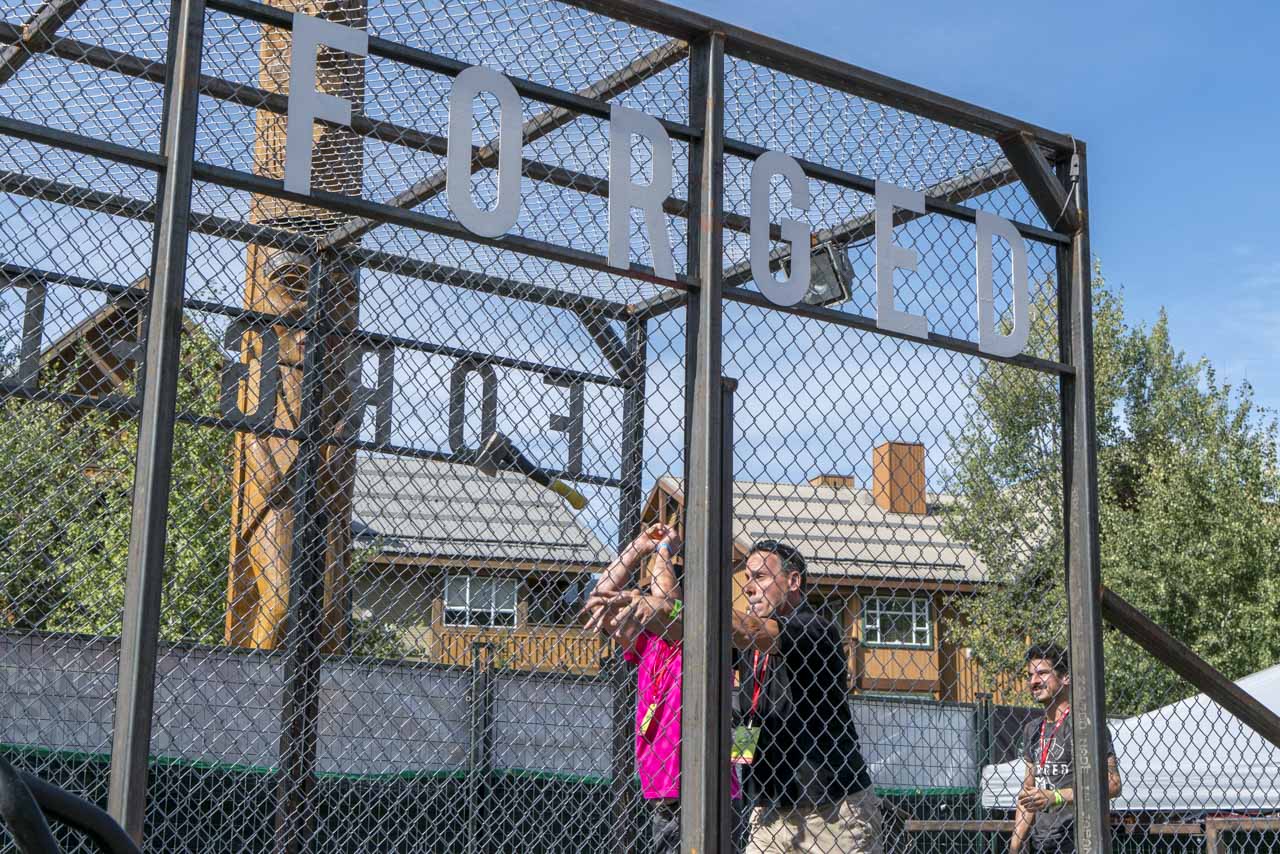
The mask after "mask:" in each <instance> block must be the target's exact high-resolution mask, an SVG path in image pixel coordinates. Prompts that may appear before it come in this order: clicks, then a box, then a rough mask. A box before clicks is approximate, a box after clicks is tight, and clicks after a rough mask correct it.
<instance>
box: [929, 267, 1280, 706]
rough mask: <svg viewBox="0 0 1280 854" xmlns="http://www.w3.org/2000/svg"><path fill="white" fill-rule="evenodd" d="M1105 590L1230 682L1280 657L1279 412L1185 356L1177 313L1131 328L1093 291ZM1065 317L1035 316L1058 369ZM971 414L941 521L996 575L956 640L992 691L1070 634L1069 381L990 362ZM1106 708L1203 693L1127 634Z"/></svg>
mask: <svg viewBox="0 0 1280 854" xmlns="http://www.w3.org/2000/svg"><path fill="white" fill-rule="evenodd" d="M1093 299H1094V355H1095V386H1096V398H1097V410H1096V417H1097V429H1098V492H1099V538H1100V545H1101V555H1102V574H1103V582H1104V583H1105V584H1106V585H1108V586H1109V587H1110V588H1112V589H1113V590H1115V591H1116V592H1117V593H1119V594H1120V595H1121V596H1123V597H1124V598H1126V599H1128V600H1129V601H1130V602H1132V603H1133V604H1135V605H1136V606H1137V607H1139V608H1141V609H1142V610H1144V611H1145V612H1146V613H1147V614H1148V615H1150V616H1151V617H1152V618H1153V619H1154V620H1155V621H1156V622H1158V623H1159V624H1161V625H1162V626H1164V627H1165V628H1166V629H1168V630H1169V631H1170V632H1172V633H1173V634H1174V635H1175V636H1177V637H1178V638H1179V639H1181V640H1182V641H1184V642H1186V643H1187V644H1189V645H1190V646H1191V647H1192V648H1193V649H1195V650H1196V652H1198V653H1199V654H1200V655H1201V656H1203V657H1204V658H1205V659H1207V660H1208V661H1209V662H1210V663H1211V664H1213V665H1214V666H1216V667H1218V668H1219V669H1221V670H1222V671H1223V672H1224V673H1225V674H1226V675H1227V676H1228V677H1230V678H1232V679H1237V678H1240V677H1241V676H1244V675H1246V674H1248V673H1251V672H1253V671H1256V670H1259V669H1262V668H1264V667H1268V666H1270V665H1272V664H1275V663H1276V662H1277V661H1280V572H1277V569H1278V567H1277V564H1280V505H1278V504H1277V496H1278V494H1280V472H1278V471H1277V459H1276V440H1277V429H1276V423H1275V421H1274V419H1271V418H1269V417H1268V415H1267V413H1265V412H1263V411H1262V410H1260V409H1259V408H1258V407H1256V406H1255V405H1254V402H1253V394H1252V390H1251V388H1250V387H1249V386H1248V385H1247V384H1244V385H1242V386H1241V387H1240V388H1238V389H1233V388H1232V387H1231V386H1230V385H1227V384H1224V383H1222V382H1220V381H1219V379H1218V377H1217V374H1216V372H1215V371H1214V369H1213V367H1212V365H1211V364H1210V363H1209V362H1208V361H1207V360H1205V359H1200V360H1191V359H1188V358H1187V357H1186V356H1185V355H1184V354H1183V353H1182V352H1180V351H1178V350H1177V349H1175V348H1174V346H1173V344H1172V343H1171V341H1170V338H1169V328H1168V320H1167V318H1166V316H1165V314H1164V313H1163V312H1161V314H1160V316H1159V318H1158V319H1157V320H1156V322H1155V323H1154V324H1153V325H1152V326H1151V327H1150V328H1145V327H1143V326H1140V325H1139V326H1134V325H1130V324H1129V323H1127V322H1126V319H1125V315H1124V305H1123V301H1122V299H1121V296H1120V295H1119V294H1118V293H1117V292H1115V291H1113V290H1111V289H1109V288H1108V287H1107V285H1106V282H1105V280H1104V279H1103V278H1102V277H1101V275H1100V274H1099V275H1098V277H1097V278H1096V279H1095V281H1094V283H1093ZM1055 327H1056V316H1055V314H1054V311H1053V308H1052V307H1051V306H1050V305H1048V304H1046V303H1043V302H1042V303H1039V304H1037V305H1035V306H1034V308H1033V333H1032V339H1031V340H1032V341H1033V342H1041V343H1039V344H1037V345H1036V346H1034V347H1033V348H1032V349H1033V350H1035V351H1036V355H1039V356H1043V357H1046V358H1053V357H1054V356H1056V353H1054V352H1052V350H1051V348H1053V347H1055V346H1056V345H1055V344H1054V343H1053V342H1054V340H1055V339H1054V337H1053V335H1052V334H1050V333H1051V330H1053V329H1054V328H1055ZM973 395H974V396H973V404H974V408H973V417H972V418H971V419H970V420H969V422H968V423H967V424H966V426H965V427H964V428H963V429H962V430H960V431H958V434H957V435H955V436H953V437H952V439H953V446H952V447H953V451H954V460H955V461H956V467H955V468H956V471H955V484H954V489H955V492H956V494H957V495H958V496H960V498H959V500H958V501H957V502H956V503H955V505H954V506H953V507H952V508H951V509H950V510H949V511H948V513H947V516H946V518H945V522H944V524H945V525H946V526H947V528H948V530H949V532H950V533H951V535H952V536H954V537H956V538H958V539H960V540H962V541H964V542H967V543H969V544H971V545H972V546H973V548H974V549H975V550H976V551H977V553H978V554H979V556H980V557H981V558H982V559H983V561H984V562H985V563H986V565H987V567H988V568H989V570H990V574H991V579H992V581H993V582H994V584H992V585H991V586H990V587H989V588H987V589H985V590H984V592H983V593H982V594H981V595H979V596H976V597H974V598H973V599H972V600H970V601H968V602H966V603H964V604H962V605H961V616H962V619H961V620H960V621H958V623H957V625H956V627H955V628H954V630H953V631H954V633H955V636H956V637H955V640H957V641H958V642H959V643H961V644H963V645H966V646H969V647H971V648H972V649H973V650H974V652H975V654H976V655H977V657H978V658H979V660H980V661H981V662H983V663H984V665H985V666H986V669H987V671H988V676H989V678H991V680H992V682H993V683H994V681H995V679H996V678H998V677H999V676H1001V675H1003V676H1004V677H1006V678H1007V677H1009V676H1011V675H1015V674H1017V673H1018V671H1019V670H1020V667H1021V655H1022V650H1023V649H1024V648H1025V646H1024V644H1025V641H1026V639H1027V638H1036V639H1054V640H1059V641H1063V640H1065V634H1066V602H1065V594H1064V591H1063V577H1064V576H1063V572H1064V570H1063V542H1062V534H1061V522H1060V520H1061V518H1062V516H1061V512H1062V494H1061V483H1060V477H1061V457H1060V447H1061V433H1060V429H1059V425H1058V420H1059V418H1060V415H1059V408H1058V407H1059V401H1058V393H1057V384H1056V381H1054V380H1053V379H1052V378H1049V377H1046V376H1044V375H1040V374H1037V373H1035V372H1031V371H1027V370H1025V369H1019V368H1014V367H1010V366H1006V365H1001V364H996V363H987V364H986V365H985V366H984V367H983V368H982V369H981V371H980V374H979V376H978V378H977V381H976V382H975V384H974V388H973ZM1104 643H1105V648H1104V654H1105V656H1106V667H1107V677H1106V691H1107V701H1108V707H1109V711H1111V712H1112V713H1115V714H1133V713H1137V712H1141V711H1145V710H1147V709H1150V708H1153V707H1155V706H1158V705H1161V704H1164V703H1168V702H1172V701H1174V700H1177V699H1180V698H1182V697H1184V696H1187V695H1188V694H1190V693H1193V689H1191V688H1190V687H1189V686H1188V685H1186V683H1183V682H1182V681H1181V680H1179V679H1178V677H1176V676H1175V675H1174V674H1172V673H1171V672H1170V671H1168V670H1167V669H1166V668H1164V667H1163V666H1161V665H1159V664H1158V663H1157V662H1155V661H1154V660H1153V659H1151V658H1150V657H1149V656H1147V655H1146V654H1145V653H1144V652H1142V651H1141V650H1139V649H1138V648H1137V647H1136V646H1135V645H1134V644H1132V643H1131V642H1130V641H1128V640H1127V639H1126V638H1124V637H1123V636H1121V635H1120V634H1119V633H1118V632H1117V631H1115V630H1114V629H1109V628H1108V629H1107V630H1106V631H1105V636H1104Z"/></svg>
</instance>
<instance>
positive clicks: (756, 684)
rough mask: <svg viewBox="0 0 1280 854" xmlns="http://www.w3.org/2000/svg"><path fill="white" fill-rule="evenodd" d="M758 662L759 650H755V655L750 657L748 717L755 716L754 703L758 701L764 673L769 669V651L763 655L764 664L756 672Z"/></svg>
mask: <svg viewBox="0 0 1280 854" xmlns="http://www.w3.org/2000/svg"><path fill="white" fill-rule="evenodd" d="M759 663H760V650H758V649H757V650H756V653H755V655H754V656H753V657H752V658H751V682H752V685H751V711H749V712H747V717H748V718H754V717H755V716H756V705H757V704H758V703H759V702H760V688H761V686H763V685H764V674H765V672H766V671H767V670H768V669H769V653H767V652H766V653H765V655H764V664H763V665H762V666H761V667H760V672H759V673H757V672H756V665H757V664H759Z"/></svg>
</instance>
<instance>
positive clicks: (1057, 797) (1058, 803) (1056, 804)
mask: <svg viewBox="0 0 1280 854" xmlns="http://www.w3.org/2000/svg"><path fill="white" fill-rule="evenodd" d="M1066 802H1067V799H1066V798H1064V797H1062V792H1059V791H1058V790H1057V789H1054V791H1053V808H1054V809H1055V810H1060V809H1062V806H1063V804H1065V803H1066Z"/></svg>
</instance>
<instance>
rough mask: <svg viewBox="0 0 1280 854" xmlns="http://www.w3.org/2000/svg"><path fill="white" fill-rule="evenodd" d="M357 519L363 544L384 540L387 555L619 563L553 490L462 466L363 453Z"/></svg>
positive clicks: (357, 484)
mask: <svg viewBox="0 0 1280 854" xmlns="http://www.w3.org/2000/svg"><path fill="white" fill-rule="evenodd" d="M355 517H356V519H357V520H359V523H360V524H362V525H363V526H364V533H363V535H362V536H361V539H363V540H366V541H367V540H370V539H373V538H374V537H375V536H376V537H377V538H378V542H379V543H380V546H381V549H382V551H383V552H391V553H398V554H408V555H415V556H423V557H441V558H479V559H490V560H502V561H538V562H544V563H545V562H564V563H566V564H579V563H607V562H608V561H609V560H610V558H611V557H612V555H611V554H610V553H609V552H608V551H607V550H606V549H605V547H604V545H603V544H602V543H601V542H600V540H599V539H598V538H597V537H596V535H595V534H594V533H592V531H591V530H590V529H589V528H588V527H587V526H586V525H585V524H584V523H582V522H580V521H579V520H578V519H577V517H576V516H575V515H574V513H573V510H572V509H571V508H569V506H568V505H566V504H565V503H564V502H563V501H562V500H561V499H560V497H559V496H557V495H556V494H554V493H552V492H551V491H549V490H547V489H544V488H543V487H541V486H539V485H537V484H536V483H533V482H532V481H530V480H528V479H527V478H523V477H520V476H518V475H514V474H508V473H499V474H498V475H497V476H496V477H486V476H485V475H483V474H481V473H480V472H479V471H477V470H476V469H475V468H472V467H471V466H465V465H457V464H454V463H442V462H435V461H433V460H418V459H412V458H406V457H390V456H377V455H365V454H362V455H361V456H360V459H359V462H358V463H357V465H356V482H355Z"/></svg>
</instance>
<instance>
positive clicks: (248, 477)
mask: <svg viewBox="0 0 1280 854" xmlns="http://www.w3.org/2000/svg"><path fill="white" fill-rule="evenodd" d="M270 2H271V3H272V5H275V6H278V7H282V8H286V9H288V10H290V11H296V12H303V13H304V14H309V15H314V16H316V17H322V18H326V19H329V20H332V21H334V22H336V23H340V24H343V25H345V26H350V27H354V28H360V29H362V28H364V27H365V26H366V25H367V14H368V13H367V4H366V0H270ZM292 43H293V42H292V37H291V33H290V32H288V31H287V30H283V29H279V28H275V27H263V30H262V43H261V48H260V50H259V60H260V68H259V73H258V78H259V85H260V86H261V87H262V88H263V89H264V90H266V91H268V92H273V93H284V92H287V91H288V83H289V65H290V59H291V50H290V48H291V46H292ZM364 85H365V82H364V60H363V59H361V58H359V57H352V56H350V55H348V54H345V53H342V52H340V51H336V50H332V49H330V48H327V47H323V46H322V47H321V48H320V49H319V52H318V55H317V62H316V88H317V89H318V90H319V91H321V92H325V93H328V94H331V95H336V96H338V97H341V98H344V99H347V100H349V101H351V103H352V104H353V111H354V112H356V113H359V112H360V110H361V105H362V104H363V100H364ZM286 123H287V117H286V116H283V115H279V114H277V113H272V112H268V111H266V110H260V111H259V112H258V115H257V138H256V142H255V146H254V172H255V173H256V174H259V175H265V176H269V177H272V178H282V177H283V175H284V154H285V129H286ZM313 133H314V138H315V146H314V155H313V161H312V187H313V188H315V189H323V190H327V191H329V192H336V193H346V194H351V195H360V192H361V183H362V169H363V156H364V154H363V144H362V141H361V137H360V136H358V135H357V134H355V133H354V132H352V131H351V130H349V129H347V128H342V127H334V126H330V125H325V124H322V123H320V122H317V123H316V125H315V129H314V131H313ZM249 218H250V221H251V222H254V223H261V224H264V225H272V226H276V227H282V228H288V229H290V230H295V231H299V232H303V233H307V234H310V235H312V236H319V235H321V234H324V233H327V232H329V231H332V230H333V229H334V228H336V227H339V226H341V225H343V224H344V222H345V220H346V219H347V218H346V217H344V216H342V215H339V214H335V213H331V212H328V211H323V210H320V209H318V208H313V207H309V206H307V205H302V204H298V203H296V202H289V201H284V200H281V199H277V198H273V197H270V196H261V195H257V196H253V197H252V199H251V200H250V210H249ZM308 264H309V262H307V261H304V260H302V259H298V258H296V257H293V256H290V255H289V253H287V252H283V251H281V250H277V249H270V248H267V247H262V246H254V245H250V246H249V249H248V258H247V271H246V277H245V295H244V306H245V308H247V309H250V310H254V311H262V312H270V313H274V314H280V315H284V316H288V317H291V318H301V317H302V316H303V315H304V314H305V311H306V286H307V280H308V272H309V271H308V269H307V265H308ZM331 275H333V276H334V277H335V278H334V279H332V280H331V281H330V285H329V287H328V289H327V290H328V294H329V296H330V298H331V304H330V306H329V307H328V312H327V316H328V318H329V320H330V323H331V328H332V333H331V338H330V340H329V341H327V342H326V347H325V359H324V363H323V364H322V365H321V366H319V370H320V371H321V372H322V374H323V377H324V379H323V382H324V386H325V390H324V393H323V395H322V404H321V405H322V411H323V415H322V422H323V424H324V430H323V431H322V432H324V433H327V434H330V435H332V434H333V433H334V432H336V431H337V430H339V429H340V425H341V424H342V423H343V421H344V419H345V417H346V415H347V410H348V409H349V407H350V404H351V390H350V388H349V387H348V382H347V370H346V367H347V366H348V365H349V364H350V361H351V359H352V358H358V353H356V352H355V351H354V347H353V342H352V339H351V336H350V331H351V330H353V329H354V328H355V325H356V318H357V308H358V302H359V294H358V284H357V279H356V276H355V274H354V273H353V272H352V271H345V272H333V273H331ZM275 333H276V337H277V338H278V340H279V368H278V370H279V384H278V389H279V391H278V396H277V400H276V405H275V410H274V411H275V421H274V423H275V426H276V427H279V428H283V429H290V430H293V429H297V427H298V424H299V413H300V407H301V389H302V358H303V350H304V349H305V346H306V332H305V331H302V330H299V329H296V328H290V327H286V326H277V327H276V328H275ZM264 346H265V341H264V337H263V336H261V335H257V334H255V333H253V332H252V331H250V332H248V333H246V335H245V343H244V346H243V354H242V357H241V358H242V360H243V361H244V363H245V365H246V366H247V368H248V374H249V376H248V379H247V381H246V382H245V383H244V384H243V385H242V386H241V389H240V394H239V402H240V410H241V411H242V412H252V411H254V410H256V408H257V406H258V400H257V389H258V388H259V381H260V379H261V376H260V375H261V371H262V366H263V364H264V362H265V360H264V358H263V356H264V353H263V347H264ZM234 453H235V457H234V466H233V471H232V478H233V487H234V493H233V498H232V508H231V518H232V521H231V527H232V529H231V550H230V552H231V560H230V571H229V577H228V581H227V615H226V640H227V643H229V644H232V645H235V646H243V647H253V648H258V649H273V648H275V647H277V646H279V645H280V644H281V643H282V642H283V640H284V634H285V631H286V622H287V620H286V615H287V613H288V609H289V594H290V585H289V565H290V561H291V558H292V550H293V541H294V510H293V507H294V504H293V502H292V501H291V500H290V491H291V478H290V476H289V475H290V470H291V469H292V468H293V466H294V464H295V462H296V461H297V459H298V443H297V442H296V441H293V440H289V439H280V438H273V437H268V436H258V435H255V434H253V433H249V432H242V433H237V434H236V436H235V442H234ZM354 477H355V453H354V451H353V450H351V449H349V448H347V449H343V448H337V447H332V446H330V447H326V448H325V449H324V450H323V451H322V454H321V460H320V468H319V475H318V478H319V479H318V483H317V489H318V490H319V492H320V493H321V495H322V496H323V500H324V501H325V504H326V509H327V519H328V523H327V528H326V531H325V533H324V543H325V552H326V553H325V563H324V567H325V569H324V575H325V578H324V594H323V600H324V601H323V630H322V633H321V644H320V649H321V651H324V652H336V651H339V650H341V649H342V648H343V646H344V644H345V641H346V636H347V613H348V611H349V603H348V599H349V590H348V578H347V561H348V559H349V553H350V549H351V502H352V489H353V482H354Z"/></svg>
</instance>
